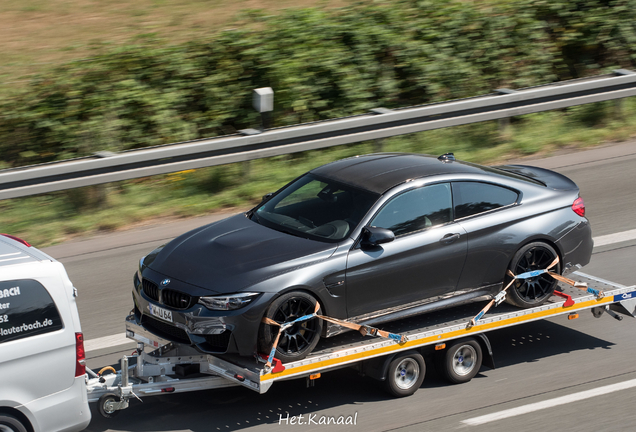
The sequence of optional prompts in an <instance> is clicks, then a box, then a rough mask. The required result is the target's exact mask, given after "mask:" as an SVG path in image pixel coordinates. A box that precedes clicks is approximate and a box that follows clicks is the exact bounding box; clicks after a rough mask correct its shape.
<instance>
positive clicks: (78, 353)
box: [75, 333, 86, 377]
mask: <svg viewBox="0 0 636 432" xmlns="http://www.w3.org/2000/svg"><path fill="white" fill-rule="evenodd" d="M75 357H76V362H75V376H76V377H79V376H82V375H84V374H85V373H86V351H84V335H83V334H81V333H75Z"/></svg>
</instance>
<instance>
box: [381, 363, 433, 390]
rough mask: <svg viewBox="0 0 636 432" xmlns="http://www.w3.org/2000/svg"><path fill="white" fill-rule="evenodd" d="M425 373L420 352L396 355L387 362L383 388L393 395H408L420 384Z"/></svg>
mask: <svg viewBox="0 0 636 432" xmlns="http://www.w3.org/2000/svg"><path fill="white" fill-rule="evenodd" d="M425 373H426V365H425V363H424V358H423V357H422V355H421V354H420V353H417V352H413V353H407V354H402V355H398V356H396V357H395V358H394V359H393V360H392V361H391V363H390V364H389V368H388V370H387V373H386V380H385V381H384V385H385V389H386V391H388V392H389V393H391V394H392V395H393V396H397V397H404V396H410V395H412V394H413V393H415V392H416V391H417V389H418V388H420V386H421V385H422V382H423V381H424V375H425Z"/></svg>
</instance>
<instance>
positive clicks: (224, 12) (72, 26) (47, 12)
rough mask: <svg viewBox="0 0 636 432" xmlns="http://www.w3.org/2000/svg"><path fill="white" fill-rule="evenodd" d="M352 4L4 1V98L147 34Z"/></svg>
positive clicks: (190, 34)
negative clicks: (55, 70) (257, 13)
mask: <svg viewBox="0 0 636 432" xmlns="http://www.w3.org/2000/svg"><path fill="white" fill-rule="evenodd" d="M347 3H348V1H347V0H235V1H231V2H230V1H223V0H171V1H168V0H134V1H133V0H46V1H44V0H23V1H20V2H16V1H14V0H0V53H2V62H0V95H10V94H12V92H14V91H16V89H20V88H21V87H24V86H25V85H26V83H28V82H29V80H30V79H31V78H33V76H34V75H36V74H38V73H40V72H43V71H46V70H48V69H51V68H52V67H53V66H55V65H59V64H62V63H66V62H69V61H71V60H77V59H82V58H90V57H91V56H92V55H93V52H94V48H95V47H100V46H102V47H109V46H116V45H119V44H123V43H125V42H128V41H130V40H131V39H132V38H134V37H137V36H138V35H143V34H152V33H156V34H161V36H162V37H163V38H165V39H167V40H171V41H174V42H175V43H176V42H183V41H187V40H191V39H194V38H197V37H200V36H203V35H206V34H211V33H214V32H216V31H218V30H221V29H226V28H232V27H235V26H238V25H240V23H241V19H242V15H243V14H245V13H248V12H246V11H249V10H267V11H268V13H276V12H277V11H280V10H282V9H285V8H300V7H308V6H317V5H322V6H324V7H337V6H343V5H345V4H347Z"/></svg>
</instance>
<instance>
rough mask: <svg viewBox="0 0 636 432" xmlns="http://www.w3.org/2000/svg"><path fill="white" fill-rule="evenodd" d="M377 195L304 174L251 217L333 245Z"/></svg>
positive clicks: (350, 228)
mask: <svg viewBox="0 0 636 432" xmlns="http://www.w3.org/2000/svg"><path fill="white" fill-rule="evenodd" d="M377 198H378V195H376V194H374V193H371V192H368V191H363V190H360V189H356V188H353V187H351V186H347V185H343V184H342V183H336V182H334V181H331V180H327V179H323V178H318V177H317V176H314V175H312V174H306V175H304V176H302V177H301V178H299V179H297V180H295V181H294V182H292V183H290V184H289V185H288V186H286V187H285V188H284V189H282V190H281V191H280V192H279V193H278V194H276V195H275V196H274V197H272V198H271V199H269V201H267V202H265V203H264V204H262V205H261V206H260V207H258V208H257V209H256V211H255V212H253V213H252V216H251V219H252V220H253V221H254V222H257V223H260V224H262V225H265V226H267V227H269V228H273V229H276V230H278V231H283V232H287V233H289V234H292V235H296V236H299V237H305V238H309V239H314V240H322V241H329V242H336V241H340V240H342V239H344V238H346V237H347V236H348V235H349V233H351V231H353V229H354V228H355V227H356V226H358V224H359V223H360V221H361V220H362V218H363V217H364V215H365V214H366V213H367V212H368V211H369V209H370V208H371V205H372V204H373V203H374V202H375V201H376V200H377Z"/></svg>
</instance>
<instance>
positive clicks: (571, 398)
mask: <svg viewBox="0 0 636 432" xmlns="http://www.w3.org/2000/svg"><path fill="white" fill-rule="evenodd" d="M632 387H636V379H633V380H630V381H625V382H622V383H618V384H612V385H608V386H605V387H599V388H596V389H592V390H586V391H582V392H579V393H573V394H571V395H567V396H561V397H558V398H554V399H548V400H546V401H543V402H537V403H532V404H528V405H524V406H520V407H517V408H511V409H507V410H503V411H499V412H496V413H492V414H487V415H483V416H480V417H473V418H470V419H468V420H463V421H462V423H464V424H465V425H469V426H477V425H482V424H485V423H490V422H493V421H497V420H502V419H506V418H509V417H515V416H518V415H521V414H527V413H531V412H534V411H539V410H542V409H546V408H552V407H555V406H558V405H565V404H568V403H572V402H577V401H580V400H584V399H589V398H593V397H595V396H601V395H604V394H608V393H613V392H616V391H619V390H625V389H628V388H632Z"/></svg>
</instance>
